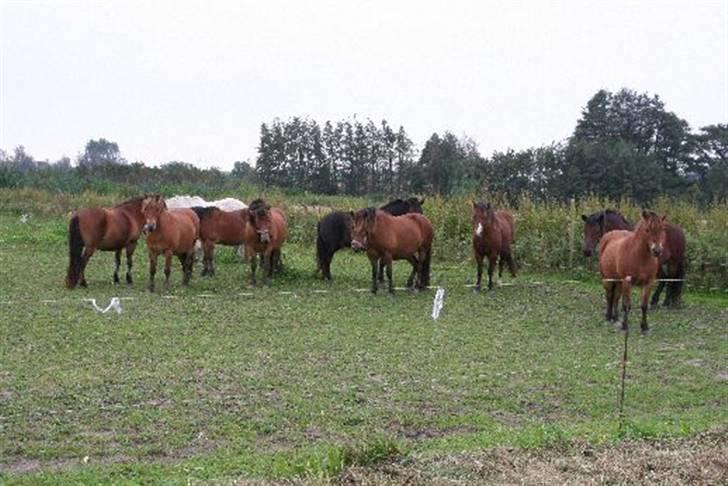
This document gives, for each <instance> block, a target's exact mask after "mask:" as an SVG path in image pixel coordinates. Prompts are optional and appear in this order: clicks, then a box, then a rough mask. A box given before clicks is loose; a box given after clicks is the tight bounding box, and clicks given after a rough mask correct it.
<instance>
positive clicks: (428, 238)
mask: <svg viewBox="0 0 728 486" xmlns="http://www.w3.org/2000/svg"><path fill="white" fill-rule="evenodd" d="M402 217H403V218H407V219H410V220H412V221H415V222H416V223H417V226H418V227H419V229H420V238H421V239H422V242H423V244H426V245H427V246H430V245H431V244H432V238H433V237H434V234H435V231H434V229H433V228H432V223H430V220H429V219H427V216H425V215H423V214H421V213H407V214H405V215H403V216H402Z"/></svg>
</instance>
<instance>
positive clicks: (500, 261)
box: [498, 254, 505, 280]
mask: <svg viewBox="0 0 728 486" xmlns="http://www.w3.org/2000/svg"><path fill="white" fill-rule="evenodd" d="M503 260H505V255H504V254H501V255H500V257H498V280H503Z"/></svg>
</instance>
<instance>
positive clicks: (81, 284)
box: [79, 280, 88, 288]
mask: <svg viewBox="0 0 728 486" xmlns="http://www.w3.org/2000/svg"><path fill="white" fill-rule="evenodd" d="M79 285H80V286H81V287H83V288H86V287H88V284H87V283H86V281H85V280H81V283H80V284H79Z"/></svg>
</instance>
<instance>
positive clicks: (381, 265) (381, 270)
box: [377, 259, 384, 282]
mask: <svg viewBox="0 0 728 486" xmlns="http://www.w3.org/2000/svg"><path fill="white" fill-rule="evenodd" d="M377 275H378V276H377V278H378V279H379V281H380V282H384V262H383V261H382V260H381V259H380V260H379V273H378V274H377Z"/></svg>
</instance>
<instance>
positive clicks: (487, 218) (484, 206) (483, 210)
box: [473, 201, 495, 237]
mask: <svg viewBox="0 0 728 486" xmlns="http://www.w3.org/2000/svg"><path fill="white" fill-rule="evenodd" d="M493 225H495V211H494V210H493V208H492V207H491V206H490V203H480V202H475V201H473V231H474V232H475V235H476V236H478V237H482V236H483V234H484V233H487V232H488V231H489V230H490V229H491V228H492V227H493Z"/></svg>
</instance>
